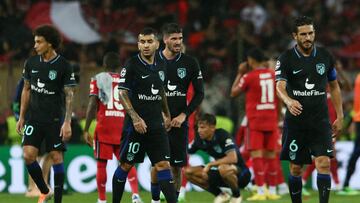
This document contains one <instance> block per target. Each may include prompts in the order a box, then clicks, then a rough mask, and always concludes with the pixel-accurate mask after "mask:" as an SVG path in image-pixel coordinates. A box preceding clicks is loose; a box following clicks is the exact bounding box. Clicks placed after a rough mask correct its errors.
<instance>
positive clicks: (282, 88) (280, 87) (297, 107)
mask: <svg viewBox="0 0 360 203" xmlns="http://www.w3.org/2000/svg"><path fill="white" fill-rule="evenodd" d="M276 92H277V95H278V97H279V98H280V99H281V100H282V101H283V102H284V103H285V105H286V106H287V109H288V110H289V112H290V113H291V114H292V115H294V116H298V115H300V114H301V111H302V105H301V104H300V102H299V101H297V100H295V99H292V98H290V97H289V95H288V93H287V92H286V81H285V80H278V81H277V82H276Z"/></svg>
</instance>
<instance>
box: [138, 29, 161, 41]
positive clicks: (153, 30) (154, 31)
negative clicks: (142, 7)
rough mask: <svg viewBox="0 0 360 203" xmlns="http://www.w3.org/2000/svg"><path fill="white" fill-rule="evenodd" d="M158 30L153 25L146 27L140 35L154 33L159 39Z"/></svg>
mask: <svg viewBox="0 0 360 203" xmlns="http://www.w3.org/2000/svg"><path fill="white" fill-rule="evenodd" d="M157 34H158V33H157V31H156V30H155V29H154V28H152V27H145V28H144V29H143V30H142V31H141V32H140V33H139V35H154V36H155V38H156V39H157V38H158V37H157Z"/></svg>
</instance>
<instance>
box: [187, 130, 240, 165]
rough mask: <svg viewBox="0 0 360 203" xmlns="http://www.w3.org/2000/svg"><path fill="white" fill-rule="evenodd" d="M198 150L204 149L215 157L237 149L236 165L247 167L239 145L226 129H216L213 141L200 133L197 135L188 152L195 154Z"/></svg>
mask: <svg viewBox="0 0 360 203" xmlns="http://www.w3.org/2000/svg"><path fill="white" fill-rule="evenodd" d="M197 150H203V151H205V152H206V153H208V154H209V155H210V156H212V157H214V158H215V159H220V158H223V157H225V156H226V153H228V152H230V151H233V150H235V152H236V155H237V158H238V161H237V163H236V165H238V166H239V167H241V168H245V163H244V160H243V159H242V157H241V154H240V151H239V149H238V147H237V146H236V144H235V142H234V140H233V139H232V137H231V135H230V134H229V133H228V132H226V131H225V130H224V129H221V128H219V129H216V130H215V134H214V136H213V138H212V140H211V141H207V140H202V139H201V138H200V137H199V135H196V136H195V139H194V141H193V142H192V143H191V144H190V149H189V150H188V152H189V153H190V154H193V153H195V152H196V151H197Z"/></svg>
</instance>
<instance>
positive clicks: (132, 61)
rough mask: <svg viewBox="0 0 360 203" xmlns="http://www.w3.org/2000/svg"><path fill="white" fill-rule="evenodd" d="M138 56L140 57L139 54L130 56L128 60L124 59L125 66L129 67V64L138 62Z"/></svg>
mask: <svg viewBox="0 0 360 203" xmlns="http://www.w3.org/2000/svg"><path fill="white" fill-rule="evenodd" d="M139 57H140V56H139V54H136V55H134V56H131V57H130V58H129V59H128V60H126V62H125V64H126V65H125V67H129V66H132V65H135V64H137V63H139V62H140V58H139Z"/></svg>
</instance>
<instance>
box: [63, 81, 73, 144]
mask: <svg viewBox="0 0 360 203" xmlns="http://www.w3.org/2000/svg"><path fill="white" fill-rule="evenodd" d="M64 92H65V119H64V123H63V125H62V126H61V132H60V135H61V136H62V140H63V141H69V140H70V138H71V114H72V106H73V101H74V92H75V87H74V86H65V87H64Z"/></svg>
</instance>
